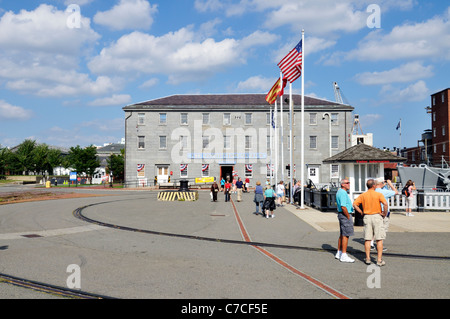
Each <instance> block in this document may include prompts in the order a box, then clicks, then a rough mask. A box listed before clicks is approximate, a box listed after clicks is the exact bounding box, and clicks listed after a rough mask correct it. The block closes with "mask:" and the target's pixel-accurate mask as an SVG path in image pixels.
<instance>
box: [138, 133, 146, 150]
mask: <svg viewBox="0 0 450 319" xmlns="http://www.w3.org/2000/svg"><path fill="white" fill-rule="evenodd" d="M138 149H140V150H143V149H145V136H138Z"/></svg>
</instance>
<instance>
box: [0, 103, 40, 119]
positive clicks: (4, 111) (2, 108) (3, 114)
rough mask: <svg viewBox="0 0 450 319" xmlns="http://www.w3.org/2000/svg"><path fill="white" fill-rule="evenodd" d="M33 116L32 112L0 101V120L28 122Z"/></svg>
mask: <svg viewBox="0 0 450 319" xmlns="http://www.w3.org/2000/svg"><path fill="white" fill-rule="evenodd" d="M32 114H33V113H32V112H31V111H30V110H26V109H24V108H23V107H20V106H15V105H11V104H9V103H7V102H5V101H3V100H0V120H2V119H5V120H28V119H29V118H30V117H31V116H32Z"/></svg>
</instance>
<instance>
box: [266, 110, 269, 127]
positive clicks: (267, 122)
mask: <svg viewBox="0 0 450 319" xmlns="http://www.w3.org/2000/svg"><path fill="white" fill-rule="evenodd" d="M266 125H270V113H266Z"/></svg>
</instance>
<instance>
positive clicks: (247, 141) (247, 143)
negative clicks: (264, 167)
mask: <svg viewBox="0 0 450 319" xmlns="http://www.w3.org/2000/svg"><path fill="white" fill-rule="evenodd" d="M251 148H252V137H251V136H249V135H246V136H245V149H247V150H248V149H251Z"/></svg>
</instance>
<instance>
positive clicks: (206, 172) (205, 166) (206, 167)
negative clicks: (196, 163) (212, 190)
mask: <svg viewBox="0 0 450 319" xmlns="http://www.w3.org/2000/svg"><path fill="white" fill-rule="evenodd" d="M202 177H209V164H202Z"/></svg>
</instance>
